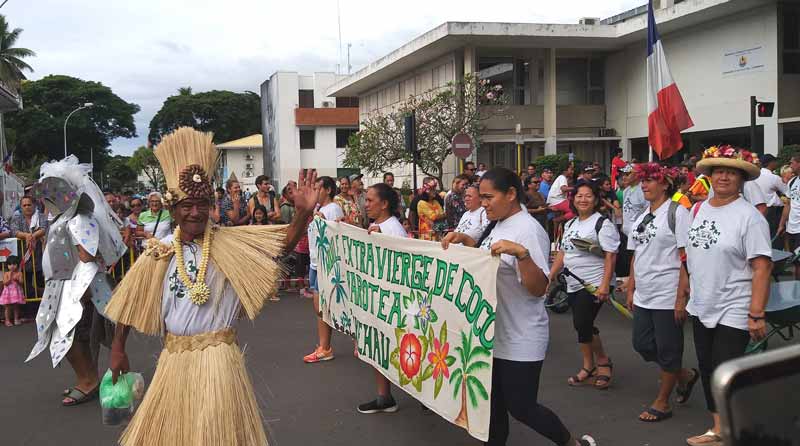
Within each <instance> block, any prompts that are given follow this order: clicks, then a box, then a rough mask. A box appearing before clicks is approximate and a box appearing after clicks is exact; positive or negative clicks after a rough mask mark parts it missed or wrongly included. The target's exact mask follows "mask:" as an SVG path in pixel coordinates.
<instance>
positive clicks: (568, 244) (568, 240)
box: [561, 229, 580, 251]
mask: <svg viewBox="0 0 800 446" xmlns="http://www.w3.org/2000/svg"><path fill="white" fill-rule="evenodd" d="M574 238H580V233H579V232H578V230H577V229H570V230H569V231H568V232H567V233H566V234H564V237H562V238H561V248H562V249H563V250H564V251H574V250H575V245H574V244H573V243H572V239H574Z"/></svg>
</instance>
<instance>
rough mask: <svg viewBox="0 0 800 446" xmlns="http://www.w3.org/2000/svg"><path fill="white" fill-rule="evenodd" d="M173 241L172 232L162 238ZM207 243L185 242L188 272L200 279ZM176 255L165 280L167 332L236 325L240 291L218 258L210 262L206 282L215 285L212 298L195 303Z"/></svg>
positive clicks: (185, 333)
mask: <svg viewBox="0 0 800 446" xmlns="http://www.w3.org/2000/svg"><path fill="white" fill-rule="evenodd" d="M162 242H164V243H168V244H170V243H172V234H170V235H168V236H167V237H166V238H164V239H163V240H162ZM202 253H203V247H202V246H201V245H199V244H197V243H188V244H183V261H184V262H185V263H186V274H187V275H188V276H189V278H190V279H192V280H196V278H197V268H198V267H199V264H200V258H201V257H202ZM176 259H177V258H176V256H172V260H170V263H169V268H168V269H167V275H166V278H167V280H165V281H164V288H163V289H164V299H163V301H162V303H161V315H162V317H163V318H164V328H165V329H166V331H167V333H172V334H175V335H179V336H192V335H196V334H200V333H208V332H211V331H218V330H223V329H226V328H228V327H231V326H233V325H234V324H235V323H236V318H237V317H238V316H239V311H240V309H241V307H242V305H241V303H240V302H239V298H238V297H237V296H236V292H235V291H234V290H233V287H232V286H231V284H230V282H228V280H226V279H225V275H224V274H223V273H222V272H221V271H220V270H218V269H217V268H216V265H214V261H213V260H212V261H210V262H208V269H207V270H206V285H208V288H209V289H211V296H210V297H209V298H208V302H206V303H205V304H203V305H195V304H194V303H192V300H191V299H189V292H188V290H187V289H186V286H185V285H184V284H183V282H182V281H181V280H180V278H178V272H177V264H176V261H177V260H176Z"/></svg>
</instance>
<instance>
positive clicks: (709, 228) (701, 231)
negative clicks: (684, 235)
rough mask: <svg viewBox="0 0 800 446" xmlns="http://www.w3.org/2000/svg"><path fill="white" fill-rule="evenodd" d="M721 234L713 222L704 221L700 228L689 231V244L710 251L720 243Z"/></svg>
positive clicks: (695, 227) (694, 227)
mask: <svg viewBox="0 0 800 446" xmlns="http://www.w3.org/2000/svg"><path fill="white" fill-rule="evenodd" d="M719 236H720V232H719V229H717V223H716V222H715V221H713V220H711V221H708V220H703V223H701V224H700V225H698V226H692V228H691V229H689V243H690V244H691V245H692V247H695V248H702V249H709V248H711V246H713V245H715V244H716V243H717V242H718V241H719Z"/></svg>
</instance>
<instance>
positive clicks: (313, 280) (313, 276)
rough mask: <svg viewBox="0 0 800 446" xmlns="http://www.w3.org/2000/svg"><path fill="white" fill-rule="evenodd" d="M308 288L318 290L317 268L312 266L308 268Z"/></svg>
mask: <svg viewBox="0 0 800 446" xmlns="http://www.w3.org/2000/svg"><path fill="white" fill-rule="evenodd" d="M308 288H309V289H310V290H311V291H319V286H318V285H317V269H316V268H313V267H312V268H310V269H309V270H308Z"/></svg>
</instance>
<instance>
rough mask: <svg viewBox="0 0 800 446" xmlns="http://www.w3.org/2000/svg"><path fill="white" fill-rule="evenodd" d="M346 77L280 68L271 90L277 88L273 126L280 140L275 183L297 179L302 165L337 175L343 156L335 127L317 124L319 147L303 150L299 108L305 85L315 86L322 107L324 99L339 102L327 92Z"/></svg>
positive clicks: (277, 145) (317, 105) (274, 96)
mask: <svg viewBox="0 0 800 446" xmlns="http://www.w3.org/2000/svg"><path fill="white" fill-rule="evenodd" d="M342 77H343V76H339V75H336V74H334V73H314V74H313V75H298V73H296V72H286V71H279V72H277V73H275V74H273V75H272V76H271V77H270V90H271V91H273V92H274V95H273V98H274V99H273V102H274V106H273V107H274V110H275V119H274V123H273V124H272V126H273V127H274V132H275V141H276V150H275V151H276V155H275V161H274V165H273V176H274V184H276V185H277V186H278V187H283V186H284V185H285V184H286V182H287V181H289V180H293V179H297V173H298V171H299V170H300V169H307V168H315V169H317V171H318V172H319V173H320V174H321V175H330V176H334V177H335V176H336V169H337V168H338V167H341V159H339V157H338V156H337V150H336V129H335V127H316V129H315V130H316V136H315V148H314V149H303V150H301V149H300V128H299V127H298V126H297V125H296V122H295V109H296V108H297V106H298V104H299V93H298V90H301V89H302V90H314V107H316V108H321V107H322V103H323V102H324V101H328V102H331V103H333V104H335V103H336V99H335V98H332V97H327V96H325V92H326V91H327V89H328V88H329V87H330V86H331V85H333V84H334V83H336V82H337V81H338V80H340V79H341V78H342ZM303 128H304V129H306V128H308V127H303Z"/></svg>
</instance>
